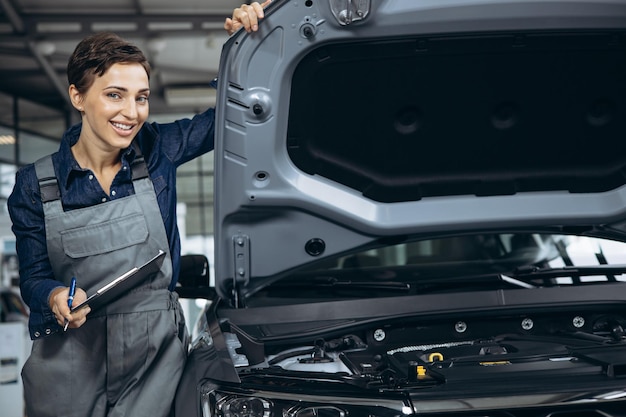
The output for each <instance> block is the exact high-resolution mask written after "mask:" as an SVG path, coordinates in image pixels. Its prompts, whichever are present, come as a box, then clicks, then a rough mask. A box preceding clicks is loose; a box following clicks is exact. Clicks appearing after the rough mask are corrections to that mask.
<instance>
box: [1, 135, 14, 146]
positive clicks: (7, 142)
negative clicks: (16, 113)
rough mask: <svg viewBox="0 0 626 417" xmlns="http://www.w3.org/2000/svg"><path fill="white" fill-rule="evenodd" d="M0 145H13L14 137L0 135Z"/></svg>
mask: <svg viewBox="0 0 626 417" xmlns="http://www.w3.org/2000/svg"><path fill="white" fill-rule="evenodd" d="M0 145H15V137H14V136H13V135H0Z"/></svg>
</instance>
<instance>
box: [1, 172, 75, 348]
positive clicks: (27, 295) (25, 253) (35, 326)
mask: <svg viewBox="0 0 626 417" xmlns="http://www.w3.org/2000/svg"><path fill="white" fill-rule="evenodd" d="M8 209H9V215H10V217H11V221H12V230H13V233H14V234H15V237H16V249H17V256H18V259H19V264H20V291H21V294H22V298H23V299H24V301H25V302H26V304H27V305H28V307H29V308H30V326H29V327H30V333H31V338H36V337H38V336H40V335H45V334H49V333H50V332H51V331H53V330H55V331H56V330H58V324H57V322H56V319H55V317H54V314H53V313H52V310H51V309H50V305H49V304H48V298H49V296H50V293H51V292H52V290H53V289H55V288H57V287H59V286H63V284H62V282H60V281H58V280H56V279H55V278H54V275H53V273H52V267H51V265H50V261H49V259H48V249H47V247H46V230H45V222H44V215H43V206H42V202H41V197H40V195H39V187H38V185H37V178H36V175H35V169H34V167H33V165H28V166H26V167H24V168H22V169H20V170H19V171H18V172H17V174H16V176H15V186H14V188H13V191H12V193H11V195H10V196H9V199H8Z"/></svg>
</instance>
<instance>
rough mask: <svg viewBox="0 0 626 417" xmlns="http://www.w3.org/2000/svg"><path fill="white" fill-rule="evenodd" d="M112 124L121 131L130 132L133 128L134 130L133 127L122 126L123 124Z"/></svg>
mask: <svg viewBox="0 0 626 417" xmlns="http://www.w3.org/2000/svg"><path fill="white" fill-rule="evenodd" d="M111 124H112V125H113V126H115V127H117V128H119V129H123V130H130V129H132V128H133V127H132V126H128V125H123V124H121V123H114V122H112V123H111Z"/></svg>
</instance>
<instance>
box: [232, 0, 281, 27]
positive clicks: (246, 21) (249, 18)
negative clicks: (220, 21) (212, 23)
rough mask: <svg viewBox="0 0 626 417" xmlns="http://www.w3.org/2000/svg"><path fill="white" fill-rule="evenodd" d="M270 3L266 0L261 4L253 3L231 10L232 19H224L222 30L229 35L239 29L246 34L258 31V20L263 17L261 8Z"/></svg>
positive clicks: (263, 13)
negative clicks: (243, 30)
mask: <svg viewBox="0 0 626 417" xmlns="http://www.w3.org/2000/svg"><path fill="white" fill-rule="evenodd" d="M270 3H271V0H266V1H265V2H263V3H262V4H259V2H256V1H255V2H254V3H252V4H249V5H248V4H242V5H241V6H240V7H237V8H236V9H235V10H233V16H232V18H226V20H225V22H224V29H225V30H226V31H227V32H228V34H229V35H232V34H233V33H235V32H236V31H237V30H239V29H240V28H241V27H243V28H244V29H245V31H246V32H256V31H257V30H258V29H259V19H262V18H263V17H264V16H265V12H264V11H263V8H264V7H266V6H267V5H268V4H270Z"/></svg>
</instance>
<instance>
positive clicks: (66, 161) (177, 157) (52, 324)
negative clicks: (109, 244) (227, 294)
mask: <svg viewBox="0 0 626 417" xmlns="http://www.w3.org/2000/svg"><path fill="white" fill-rule="evenodd" d="M214 121H215V112H214V109H208V110H207V111H205V112H204V113H202V114H199V115H197V116H195V117H194V118H193V119H182V120H178V121H176V122H174V123H167V124H158V123H151V124H148V123H145V124H144V125H143V127H142V128H141V130H140V131H139V133H138V134H137V136H136V137H135V142H136V143H137V144H138V145H139V147H140V149H141V151H142V153H143V154H144V157H145V159H146V164H147V166H148V171H149V175H150V179H151V180H152V183H153V185H154V190H155V193H156V196H157V201H158V204H159V209H160V211H161V216H162V217H163V223H164V225H165V232H166V234H167V238H168V240H169V247H170V253H171V256H172V269H173V274H172V281H171V284H170V290H173V289H174V287H175V286H176V282H177V280H178V271H179V267H180V236H179V232H178V226H177V223H176V220H177V218H176V168H177V167H178V166H180V165H181V164H183V163H185V162H188V161H189V160H191V159H193V158H195V157H197V156H200V155H202V154H204V153H206V152H209V151H211V150H212V149H213V145H214V140H213V135H214ZM80 131H81V124H77V125H75V126H73V127H71V128H70V129H69V130H68V131H67V132H65V134H64V135H63V138H62V140H61V145H60V147H59V150H58V151H57V152H55V153H54V154H53V155H52V163H53V165H54V169H55V172H56V175H57V180H58V183H59V191H60V193H61V201H62V203H63V208H64V210H65V211H69V210H74V209H78V208H82V207H89V206H93V205H96V204H101V203H104V202H107V201H111V200H115V199H118V198H122V197H125V196H128V195H132V194H134V189H133V184H132V178H131V169H130V164H131V163H132V162H133V160H134V158H135V151H134V150H133V149H132V146H131V147H129V148H128V149H126V150H124V151H122V155H121V161H122V167H121V169H120V171H119V172H118V173H117V175H116V177H115V178H114V179H113V183H112V184H111V192H110V195H107V194H106V193H105V192H104V191H103V190H102V187H101V186H100V184H99V183H98V180H97V179H96V178H95V176H94V175H93V173H92V172H91V171H90V170H86V169H82V168H80V166H79V165H78V163H77V162H76V160H75V159H74V156H73V154H72V152H71V150H70V148H71V146H72V145H74V144H75V143H76V142H77V141H78V137H79V135H80ZM8 208H9V215H10V216H11V221H12V222H13V225H12V230H13V233H14V234H15V237H16V242H17V255H18V259H19V265H20V290H21V294H22V298H24V301H25V302H26V304H27V305H28V306H29V307H30V319H29V331H30V336H31V338H32V339H35V338H37V337H40V336H45V335H49V334H52V333H55V332H56V331H58V330H59V327H60V326H59V325H58V323H57V321H56V318H55V317H54V314H53V313H52V310H51V309H50V306H49V304H48V301H49V297H50V294H51V292H52V290H54V289H55V288H57V287H59V286H64V284H63V283H62V277H55V276H54V275H53V272H52V268H51V265H50V260H49V259H48V249H47V247H46V230H45V223H44V213H43V204H42V202H41V195H40V193H39V185H38V181H37V175H36V173H35V167H34V164H30V165H27V166H25V167H23V168H20V170H18V172H17V174H16V176H15V187H14V188H13V191H12V193H11V195H10V196H9V200H8ZM121 232H122V231H121Z"/></svg>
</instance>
